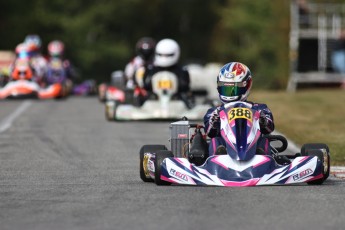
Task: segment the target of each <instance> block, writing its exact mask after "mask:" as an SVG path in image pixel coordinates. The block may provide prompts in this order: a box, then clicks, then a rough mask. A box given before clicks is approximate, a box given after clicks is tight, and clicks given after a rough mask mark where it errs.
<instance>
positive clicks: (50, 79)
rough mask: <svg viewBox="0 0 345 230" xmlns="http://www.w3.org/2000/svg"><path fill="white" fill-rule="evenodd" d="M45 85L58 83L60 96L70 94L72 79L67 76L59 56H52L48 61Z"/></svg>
mask: <svg viewBox="0 0 345 230" xmlns="http://www.w3.org/2000/svg"><path fill="white" fill-rule="evenodd" d="M45 84H46V85H48V86H49V85H54V84H60V85H61V86H62V91H61V95H60V96H61V97H66V96H68V95H69V94H71V91H72V85H73V83H72V81H71V80H70V79H69V78H68V77H67V72H66V69H65V67H64V65H63V61H62V60H61V59H60V58H52V59H51V60H49V62H48V67H47V73H46V76H45Z"/></svg>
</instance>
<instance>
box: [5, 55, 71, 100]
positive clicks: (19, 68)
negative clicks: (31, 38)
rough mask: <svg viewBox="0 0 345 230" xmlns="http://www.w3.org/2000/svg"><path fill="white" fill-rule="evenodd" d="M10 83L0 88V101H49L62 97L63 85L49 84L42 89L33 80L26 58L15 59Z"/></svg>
mask: <svg viewBox="0 0 345 230" xmlns="http://www.w3.org/2000/svg"><path fill="white" fill-rule="evenodd" d="M11 77H12V81H9V82H7V83H6V85H5V86H4V87H3V88H0V99H7V98H39V99H50V98H58V97H61V96H63V89H64V87H63V85H61V84H60V83H54V84H51V85H50V86H48V87H44V88H42V87H41V86H40V85H39V84H38V83H37V82H36V81H34V80H33V70H32V69H31V67H30V65H29V60H28V59H26V58H22V59H17V60H16V62H15V67H14V69H13V71H12V72H11Z"/></svg>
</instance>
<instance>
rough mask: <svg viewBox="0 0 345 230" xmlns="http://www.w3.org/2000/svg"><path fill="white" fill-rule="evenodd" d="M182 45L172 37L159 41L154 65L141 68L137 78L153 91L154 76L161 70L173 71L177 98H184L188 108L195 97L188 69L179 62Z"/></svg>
mask: <svg viewBox="0 0 345 230" xmlns="http://www.w3.org/2000/svg"><path fill="white" fill-rule="evenodd" d="M179 58H180V46H179V45H178V43H177V42H176V41H174V40H172V39H168V38H166V39H163V40H161V41H159V42H158V43H157V46H156V49H155V57H154V63H153V65H149V66H147V68H146V70H143V69H139V70H138V71H137V72H136V75H135V78H136V81H137V82H138V85H139V86H140V87H142V88H144V89H145V90H146V91H148V92H152V77H153V75H155V74H156V73H158V72H160V71H168V72H172V73H173V74H175V75H176V76H177V81H178V88H177V94H176V96H177V98H178V99H180V100H182V101H183V102H184V103H185V104H186V106H187V107H188V108H192V107H193V106H194V99H193V96H192V93H191V91H190V86H189V83H190V78H189V73H188V70H187V69H185V68H183V67H181V66H180V65H179V64H178V61H179Z"/></svg>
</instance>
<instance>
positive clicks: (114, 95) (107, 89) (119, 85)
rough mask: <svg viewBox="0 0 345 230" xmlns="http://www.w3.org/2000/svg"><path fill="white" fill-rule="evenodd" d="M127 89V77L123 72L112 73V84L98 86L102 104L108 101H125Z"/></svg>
mask: <svg viewBox="0 0 345 230" xmlns="http://www.w3.org/2000/svg"><path fill="white" fill-rule="evenodd" d="M124 89H125V76H124V72H123V71H122V70H117V71H114V72H112V74H111V79H110V83H105V82H104V83H101V84H99V86H98V99H99V101H100V102H106V101H107V100H120V101H123V100H124V96H122V94H123V91H124Z"/></svg>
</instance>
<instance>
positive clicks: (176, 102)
mask: <svg viewBox="0 0 345 230" xmlns="http://www.w3.org/2000/svg"><path fill="white" fill-rule="evenodd" d="M177 89H178V81H177V76H176V75H175V74H173V73H171V72H168V71H161V72H158V73H156V74H155V75H154V76H153V77H152V92H153V95H155V97H154V98H153V99H151V97H149V99H147V100H146V101H145V102H144V103H143V104H142V106H136V105H135V103H134V101H132V103H131V102H129V103H127V102H125V103H121V102H119V101H117V100H110V101H107V102H106V118H107V119H108V120H177V119H181V118H182V117H184V116H185V117H187V118H188V119H189V120H201V119H203V117H204V115H205V113H206V112H207V110H208V109H209V108H210V105H208V104H198V105H195V106H194V107H193V108H191V109H189V108H188V107H187V105H186V104H185V102H184V101H182V100H180V99H177V98H176V94H177ZM126 101H128V100H126Z"/></svg>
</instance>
